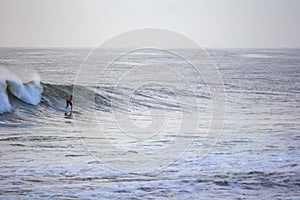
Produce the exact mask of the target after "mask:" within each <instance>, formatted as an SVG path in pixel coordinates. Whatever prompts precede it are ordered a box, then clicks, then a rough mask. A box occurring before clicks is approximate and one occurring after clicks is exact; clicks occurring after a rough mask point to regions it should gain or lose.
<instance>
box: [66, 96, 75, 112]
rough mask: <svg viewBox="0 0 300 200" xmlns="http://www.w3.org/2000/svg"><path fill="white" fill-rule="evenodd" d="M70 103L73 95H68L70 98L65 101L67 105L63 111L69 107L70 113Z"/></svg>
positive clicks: (71, 105)
mask: <svg viewBox="0 0 300 200" xmlns="http://www.w3.org/2000/svg"><path fill="white" fill-rule="evenodd" d="M72 101H73V95H70V97H69V98H67V99H66V104H67V105H66V108H65V109H67V108H68V107H69V106H70V107H71V112H72V109H73V103H72Z"/></svg>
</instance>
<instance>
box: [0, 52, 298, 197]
mask: <svg viewBox="0 0 300 200" xmlns="http://www.w3.org/2000/svg"><path fill="white" fill-rule="evenodd" d="M115 51H116V50H112V49H110V50H105V49H103V50H102V51H100V52H99V53H101V54H102V55H105V56H104V57H105V58H106V59H107V60H111V59H113V58H114V55H115V53H116V52H115ZM180 51H182V54H189V55H193V54H194V53H195V52H193V50H191V49H186V50H180ZM88 53H89V49H36V48H35V49H18V48H15V49H13V48H12V49H9V48H4V49H0V66H1V68H0V69H1V70H0V72H1V74H0V100H1V101H0V113H1V114H0V145H1V149H0V159H1V162H0V185H1V187H0V198H3V199H9V198H54V199H56V198H58V199H59V198H61V199H64V198H70V199H84V198H86V199H99V198H100V199H101V198H102V199H109V198H113V199H132V198H141V199H147V198H148V199H151V198H158V199H185V198H193V199H220V198H229V199H239V198H240V199H242V198H246V199H248V198H254V199H255V198H257V199H292V198H295V199H296V198H297V197H298V196H299V186H300V185H299V184H300V180H299V172H300V168H299V156H300V155H299V128H300V127H299V121H300V116H299V113H300V112H299V111H300V107H299V105H300V102H299V99H300V84H299V83H300V80H299V79H300V78H299V77H300V66H299V63H300V50H299V49H211V50H209V51H208V53H209V54H210V56H211V58H212V60H213V61H214V62H215V63H216V65H217V66H218V68H219V70H220V73H221V75H222V78H223V81H224V86H225V96H226V118H225V122H224V126H223V130H222V133H221V135H220V136H219V138H218V142H217V143H216V144H215V145H214V147H213V149H212V151H211V152H210V153H209V154H208V155H206V156H204V155H202V154H201V151H202V150H203V149H201V147H203V146H204V145H205V144H206V143H207V142H208V139H209V135H208V136H207V135H206V133H207V130H208V128H209V124H210V122H211V115H212V113H211V111H212V102H211V95H210V91H209V89H208V87H207V85H206V83H205V80H203V79H202V77H198V76H196V75H195V74H194V73H192V72H193V71H188V70H182V73H183V74H184V75H185V77H188V80H190V82H192V83H197V84H198V86H199V87H197V88H195V90H192V89H186V88H187V87H186V88H185V87H181V85H180V83H179V82H178V83H177V85H178V87H172V88H171V87H169V88H168V87H166V86H164V85H163V83H168V84H169V85H172V84H173V85H174V83H175V84H176V81H174V80H180V79H179V78H177V77H175V76H168V74H164V73H163V71H161V72H160V71H159V69H157V70H156V71H155V72H157V73H158V72H160V75H161V76H159V75H158V76H157V77H158V78H161V77H163V81H164V82H161V81H160V82H158V81H157V82H155V83H153V82H151V83H150V82H148V84H144V85H142V86H141V87H138V88H135V90H133V91H134V92H132V93H129V92H128V91H131V89H132V88H131V87H130V86H132V85H130V84H128V85H125V84H121V85H120V87H115V86H114V85H113V84H111V85H109V84H105V83H113V81H112V80H114V79H113V78H115V76H116V75H120V77H122V75H123V72H124V70H131V71H130V73H132V74H131V77H132V79H130V83H137V82H139V81H141V80H145V79H147V74H146V73H144V72H145V71H143V70H141V69H144V70H149V68H150V67H151V66H148V65H147V64H149V61H150V62H151V63H161V61H162V60H163V61H166V60H167V61H168V62H171V63H173V65H174V66H178V68H177V69H180V66H182V65H183V64H184V63H182V61H180V60H176V59H173V58H172V57H166V56H162V55H163V54H162V53H161V52H160V51H153V50H152V51H151V50H147V51H140V52H134V53H132V54H131V55H128V56H127V57H123V58H121V59H119V60H116V61H115V62H114V66H113V67H111V68H108V71H106V74H105V75H106V76H99V71H102V70H103V69H102V68H94V71H91V72H89V73H88V74H81V76H82V77H84V79H83V80H80V81H81V84H74V83H77V82H78V80H77V81H76V78H78V74H77V73H78V71H79V69H80V66H81V65H82V63H83V62H84V61H85V58H86V56H87V55H88ZM98 62H100V63H101V62H103V61H101V60H88V61H86V64H87V65H97V63H98ZM137 66H138V67H140V68H139V70H134V69H136V68H135V67H137ZM147 66H148V68H145V67H147ZM143 67H144V68H143ZM186 69H188V68H186ZM26 71H27V72H26ZM28 72H30V73H28ZM155 72H153V73H154V74H155ZM147 73H150V71H149V72H147ZM35 74H38V76H39V78H36V76H35ZM34 77H35V78H34ZM101 78H102V79H101ZM39 79H40V80H39ZM92 79H99V81H98V83H97V85H94V84H92V83H91V81H90V80H92ZM193 81H194V82H193ZM184 89H186V90H184ZM74 91H76V94H77V95H75V96H74V112H73V115H72V117H70V118H65V116H64V111H65V110H64V108H65V99H66V98H67V97H68V96H69V95H70V94H72V93H73V92H74ZM191 91H193V92H191ZM79 94H82V95H79ZM182 98H187V99H189V98H195V99H196V102H197V104H198V105H194V104H183V103H182V101H180V99H182ZM196 109H197V111H200V113H201V115H200V116H199V121H198V124H199V127H198V129H197V130H198V132H197V134H196V136H195V135H194V134H193V133H192V132H189V131H186V132H184V133H183V134H181V135H178V134H177V133H178V132H179V131H178V130H179V128H180V123H181V120H182V116H185V117H186V119H187V121H189V119H191V120H192V119H193V117H194V115H195V113H197V112H195V110H196ZM123 114H126V115H127V114H128V115H129V116H130V119H131V120H130V122H132V123H133V124H134V125H136V126H135V127H137V128H136V129H130V130H132V132H126V133H127V135H126V134H123V132H122V131H120V130H121V128H125V129H126V128H128V126H122V127H119V126H117V125H118V124H116V121H115V120H120V121H119V122H120V123H122V122H124V121H122V120H124V118H123V116H124V115H123ZM113 115H114V116H117V117H119V118H113ZM191 120H190V121H191ZM160 122H164V123H163V124H162V127H163V128H162V130H163V131H161V132H159V131H160V130H157V132H155V133H154V132H153V133H150V132H141V130H144V129H143V128H145V127H149V126H151V124H152V123H153V124H155V123H157V124H160ZM129 128H130V127H129ZM141 133H142V134H141ZM179 136H180V137H179ZM190 138H192V140H191V139H190ZM190 141H191V143H189V145H187V146H184V147H186V148H184V149H182V148H181V147H182V146H183V145H186V142H190ZM172 144H176V145H177V146H176V147H178V148H170V149H168V151H166V152H165V153H166V154H165V158H166V159H164V162H162V161H161V160H160V159H161V158H162V157H161V155H160V154H159V152H163V150H164V149H165V148H167V147H168V146H170V145H172ZM124 155H125V156H124ZM127 155H129V156H127ZM147 155H154V156H152V157H147ZM155 155H157V157H155ZM143 158H144V160H143ZM145 158H149V159H153V160H151V163H152V164H153V165H152V166H151V168H150V167H149V166H143V162H144V163H147V162H148V161H149V160H147V159H145ZM167 158H170V160H167ZM139 159H140V160H139ZM156 161H157V162H156ZM158 161H159V162H158ZM130 166H132V167H130ZM142 167H149V168H143V169H149V170H143V169H142ZM129 168H130V169H129ZM150 169H151V170H150Z"/></svg>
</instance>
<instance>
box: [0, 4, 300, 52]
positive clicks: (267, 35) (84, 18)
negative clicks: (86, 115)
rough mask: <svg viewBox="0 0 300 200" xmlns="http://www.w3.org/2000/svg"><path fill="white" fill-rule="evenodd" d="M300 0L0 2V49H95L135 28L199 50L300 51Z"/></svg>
mask: <svg viewBox="0 0 300 200" xmlns="http://www.w3.org/2000/svg"><path fill="white" fill-rule="evenodd" d="M299 19H300V0H299V1H298V0H0V46H30V47H31V46H51V47H55V46H71V47H76V46H92V47H94V46H97V45H99V44H101V43H102V42H104V41H105V40H107V39H109V38H111V37H112V36H115V35H117V34H120V33H122V32H124V31H130V30H134V29H138V28H162V29H169V30H173V31H176V32H178V33H181V34H183V35H186V36H187V37H189V38H190V39H192V40H194V41H196V42H197V43H199V44H200V45H202V46H204V47H300V39H299V38H300V37H299V36H300V25H299V24H300V23H299Z"/></svg>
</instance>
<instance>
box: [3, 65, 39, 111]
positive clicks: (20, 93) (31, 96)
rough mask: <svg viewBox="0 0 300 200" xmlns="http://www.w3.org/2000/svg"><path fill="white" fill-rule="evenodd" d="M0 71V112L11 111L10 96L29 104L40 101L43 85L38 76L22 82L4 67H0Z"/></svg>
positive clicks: (36, 103) (35, 103)
mask: <svg viewBox="0 0 300 200" xmlns="http://www.w3.org/2000/svg"><path fill="white" fill-rule="evenodd" d="M0 72H1V73H0V74H1V75H0V102H1V103H0V114H2V113H5V112H10V111H12V107H13V106H12V102H11V101H12V100H11V99H13V98H12V97H14V98H17V99H18V100H20V101H22V102H24V103H27V104H31V105H38V104H39V103H40V102H41V94H42V92H43V87H42V86H41V83H40V79H39V77H36V78H34V80H32V81H30V82H28V83H22V81H21V80H20V78H19V77H17V76H16V75H15V74H13V73H12V72H10V71H8V70H6V69H5V68H2V67H0Z"/></svg>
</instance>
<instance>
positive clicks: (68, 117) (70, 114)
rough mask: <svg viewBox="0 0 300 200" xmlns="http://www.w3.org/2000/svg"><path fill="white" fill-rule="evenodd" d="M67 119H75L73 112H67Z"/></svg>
mask: <svg viewBox="0 0 300 200" xmlns="http://www.w3.org/2000/svg"><path fill="white" fill-rule="evenodd" d="M65 118H67V119H72V118H73V114H72V112H70V113H69V114H68V113H67V112H65Z"/></svg>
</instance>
